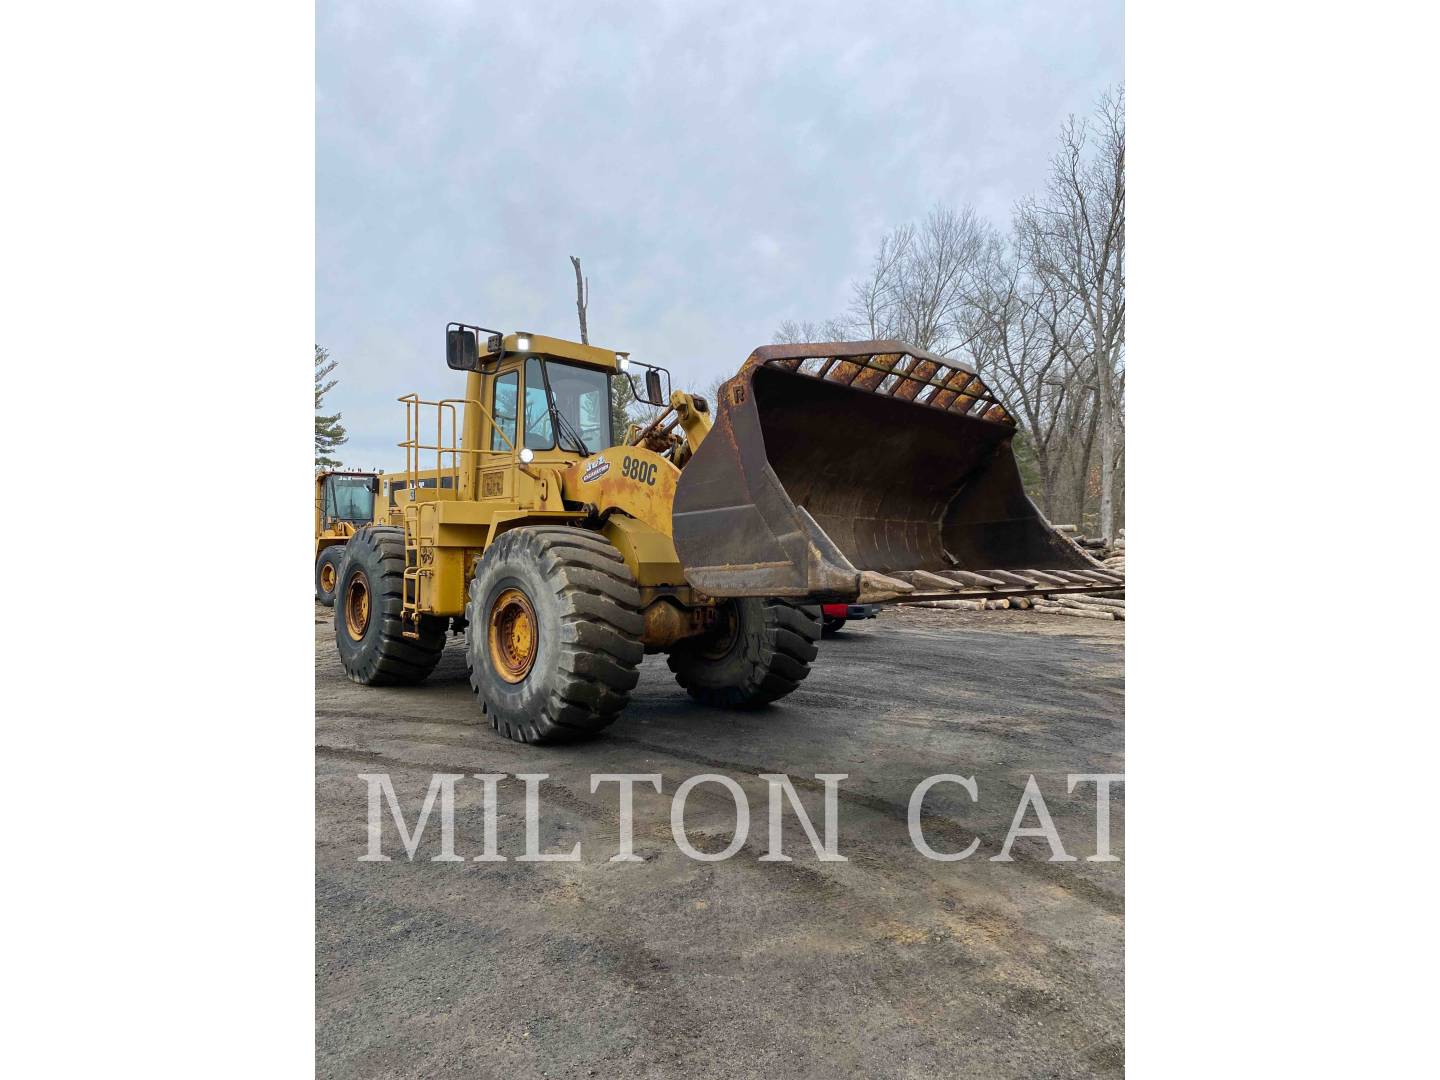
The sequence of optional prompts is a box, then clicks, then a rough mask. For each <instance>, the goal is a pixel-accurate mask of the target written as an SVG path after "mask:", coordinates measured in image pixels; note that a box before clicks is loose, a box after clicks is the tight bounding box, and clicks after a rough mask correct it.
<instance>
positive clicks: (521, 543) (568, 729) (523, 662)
mask: <svg viewBox="0 0 1440 1080" xmlns="http://www.w3.org/2000/svg"><path fill="white" fill-rule="evenodd" d="M465 618H466V634H465V660H466V663H467V664H469V666H470V687H471V689H472V690H474V691H475V694H476V696H477V697H479V699H480V702H481V705H482V706H483V708H484V709H485V714H486V715H487V716H488V717H489V718H490V723H491V725H492V726H493V727H494V728H495V730H496V731H497V732H499V733H500V734H501V735H504V736H505V737H506V738H507V739H513V740H515V741H516V742H527V743H554V742H565V741H567V740H571V739H575V738H578V737H581V736H585V735H590V734H593V733H595V732H597V731H599V730H600V729H601V728H604V727H607V726H608V725H609V724H611V723H613V722H614V720H615V718H616V717H618V716H619V715H620V712H621V710H622V709H624V708H625V706H626V704H627V703H628V702H629V700H630V691H631V690H632V689H634V687H635V683H636V682H637V681H638V680H639V678H640V672H639V666H640V661H641V659H643V657H644V655H645V648H644V646H643V645H642V644H641V642H640V636H641V634H642V632H643V631H644V629H645V620H644V618H642V617H641V614H640V590H639V588H638V587H637V586H636V584H635V580H634V578H632V577H631V576H630V569H629V567H627V566H626V565H625V560H624V559H623V558H621V556H620V552H618V551H616V550H615V548H614V546H613V545H612V544H611V543H610V542H609V541H608V540H606V539H605V538H604V537H603V536H601V535H599V534H598V533H594V532H591V531H589V530H587V529H576V528H570V527H568V526H563V525H545V526H529V527H522V528H517V529H512V530H510V531H509V532H507V533H504V534H502V535H501V536H500V537H499V538H498V539H497V540H496V541H495V542H494V543H493V544H491V545H490V546H489V547H488V548H487V549H486V550H485V555H484V557H483V558H482V559H481V560H480V565H479V567H478V568H477V569H476V572H475V577H474V578H473V579H472V580H471V582H470V597H469V600H468V602H467V603H466V606H465Z"/></svg>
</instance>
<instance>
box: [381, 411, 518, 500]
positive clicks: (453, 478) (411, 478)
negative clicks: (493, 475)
mask: <svg viewBox="0 0 1440 1080" xmlns="http://www.w3.org/2000/svg"><path fill="white" fill-rule="evenodd" d="M396 400H397V401H399V402H400V403H401V404H403V405H404V406H405V440H404V441H403V442H401V443H398V444H397V446H398V447H399V448H400V449H402V450H404V451H405V486H406V489H407V490H409V491H410V492H411V498H412V500H413V498H414V491H415V488H416V485H417V483H418V481H417V479H416V478H417V474H418V473H419V472H420V471H421V470H420V455H421V454H422V453H423V452H426V451H432V450H433V451H434V452H435V486H436V497H437V498H438V497H439V492H440V490H441V489H442V488H443V484H442V483H441V479H442V477H445V476H447V475H448V476H449V477H450V490H451V491H452V492H455V493H456V494H455V495H452V496H451V497H452V498H455V497H458V493H459V487H460V455H461V454H475V455H481V456H483V455H486V454H493V455H495V456H498V457H509V456H512V455H514V453H515V443H514V441H513V440H512V439H511V438H510V436H509V435H507V434H506V433H505V429H504V428H503V427H502V426H501V425H499V424H497V423H496V422H495V417H494V416H493V415H492V414H491V412H490V410H489V409H487V408H485V406H484V405H483V404H482V403H481V402H479V401H477V400H476V399H475V398H441V399H440V400H438V401H427V400H425V399H423V398H421V397H420V395H419V394H414V393H411V394H406V395H405V396H403V397H401V398H397V399H396ZM458 405H464V406H466V407H469V406H472V405H473V406H474V407H475V408H476V409H477V410H478V411H479V412H480V414H481V415H482V416H484V417H485V418H486V419H488V420H489V421H490V427H491V430H492V431H497V432H499V433H500V438H501V439H503V440H504V441H505V445H506V446H507V447H508V448H509V449H506V450H492V449H482V448H480V447H465V446H461V445H459V443H460V441H461V437H460V431H459V411H458V409H457V408H456V406H458ZM427 406H428V407H430V408H433V409H434V410H435V441H434V442H433V443H426V442H422V441H421V434H420V430H421V415H420V410H421V409H422V408H424V407H427ZM447 414H448V416H449V419H450V438H449V440H448V442H447V440H446V438H445V419H446V416H447ZM446 455H449V460H450V464H449V466H448V468H447V466H446V465H445V459H446Z"/></svg>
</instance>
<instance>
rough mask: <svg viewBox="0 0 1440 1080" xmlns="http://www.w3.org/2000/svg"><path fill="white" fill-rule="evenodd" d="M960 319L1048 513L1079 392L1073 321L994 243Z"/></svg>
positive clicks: (1009, 253) (1067, 310)
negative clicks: (1022, 441) (1023, 444)
mask: <svg viewBox="0 0 1440 1080" xmlns="http://www.w3.org/2000/svg"><path fill="white" fill-rule="evenodd" d="M958 319H959V321H960V323H961V328H960V331H959V332H960V333H962V334H964V335H965V336H966V337H967V338H968V340H969V341H970V354H971V356H972V358H973V359H974V361H975V367H976V369H977V370H978V371H979V372H980V374H981V375H982V376H984V377H985V380H986V382H987V384H988V385H989V386H990V388H991V389H992V390H993V391H995V393H996V394H997V395H998V396H999V398H1000V400H1001V401H1003V402H1004V403H1005V404H1006V407H1007V409H1008V411H1009V412H1010V414H1011V415H1012V416H1013V417H1015V419H1016V422H1017V423H1018V424H1019V426H1020V428H1021V430H1022V431H1023V432H1024V434H1025V435H1026V437H1027V438H1028V440H1029V447H1030V449H1031V450H1033V452H1034V454H1035V459H1036V466H1037V468H1038V471H1039V482H1040V493H1039V494H1040V504H1041V508H1042V509H1043V510H1044V512H1045V513H1046V515H1053V514H1054V513H1055V512H1056V511H1057V509H1058V504H1057V501H1056V493H1057V488H1058V485H1059V479H1060V475H1061V473H1062V471H1063V469H1064V467H1065V464H1066V458H1067V451H1068V449H1069V446H1068V443H1069V437H1070V434H1071V432H1072V428H1073V419H1074V407H1075V404H1076V401H1077V396H1078V395H1079V394H1080V392H1081V391H1082V390H1083V387H1082V386H1080V385H1079V381H1080V380H1079V374H1080V373H1079V372H1078V371H1077V370H1076V368H1075V367H1074V364H1073V362H1072V360H1071V356H1072V347H1073V341H1074V336H1075V319H1074V318H1073V316H1072V313H1071V311H1070V306H1069V304H1068V303H1067V302H1065V301H1064V300H1062V299H1060V298H1058V297H1056V296H1055V295H1054V294H1053V293H1050V292H1047V291H1045V290H1043V289H1041V288H1039V287H1038V286H1037V283H1036V281H1035V280H1034V278H1032V277H1031V276H1029V275H1028V274H1027V273H1026V272H1025V268H1024V266H1023V264H1022V263H1021V262H1020V260H1019V259H1017V258H1016V257H1015V256H1014V254H1013V252H1012V251H1010V250H1009V249H1007V248H1006V247H1005V245H1004V244H1003V243H1002V242H1001V241H1000V240H999V239H998V238H996V240H995V242H994V243H993V244H992V248H991V253H990V257H989V266H988V268H987V270H986V272H985V273H983V274H982V275H981V277H980V279H979V283H978V286H977V288H976V290H975V294H974V297H973V300H972V302H971V303H970V304H969V305H967V306H966V308H965V309H964V310H963V311H962V312H961V313H960V314H959V316H958Z"/></svg>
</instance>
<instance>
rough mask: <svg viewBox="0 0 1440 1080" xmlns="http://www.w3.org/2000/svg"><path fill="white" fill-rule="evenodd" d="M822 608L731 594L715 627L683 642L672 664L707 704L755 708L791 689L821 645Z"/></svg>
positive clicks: (683, 683) (680, 680)
mask: <svg viewBox="0 0 1440 1080" xmlns="http://www.w3.org/2000/svg"><path fill="white" fill-rule="evenodd" d="M819 640H820V609H819V608H818V607H800V606H798V605H795V604H790V603H787V602H786V601H784V600H757V599H746V600H730V601H727V602H726V603H725V604H724V605H722V607H721V608H720V618H719V619H718V620H717V625H716V627H715V629H714V630H712V631H711V632H710V633H708V634H706V635H705V636H704V637H698V638H689V639H687V640H685V641H682V642H680V643H679V644H678V645H676V646H675V648H674V649H673V650H672V651H671V653H670V670H671V671H673V672H674V673H675V681H676V682H678V683H679V684H680V685H681V686H683V687H684V688H685V690H686V691H687V692H688V693H689V694H690V696H691V697H693V698H695V699H696V700H697V701H702V702H704V703H705V704H706V705H716V706H720V707H722V708H728V709H751V708H756V707H758V706H761V705H766V704H769V703H770V702H772V701H778V700H779V699H780V698H782V697H784V696H785V695H786V694H789V693H791V692H792V691H793V690H794V689H795V688H796V687H797V686H799V685H800V683H801V681H802V680H803V679H804V678H805V676H806V675H808V674H810V661H812V660H814V659H815V655H816V653H817V652H818V651H819V650H818V649H817V648H816V647H815V643H816V642H817V641H819Z"/></svg>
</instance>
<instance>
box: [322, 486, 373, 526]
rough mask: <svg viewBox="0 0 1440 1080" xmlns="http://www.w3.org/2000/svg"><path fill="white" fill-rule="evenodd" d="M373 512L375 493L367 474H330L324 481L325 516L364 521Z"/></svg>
mask: <svg viewBox="0 0 1440 1080" xmlns="http://www.w3.org/2000/svg"><path fill="white" fill-rule="evenodd" d="M374 513H375V493H374V492H373V491H371V490H370V478H369V477H368V476H331V477H328V478H327V479H326V481H325V516H326V517H332V518H339V519H340V520H341V521H351V522H356V523H360V522H366V521H369V520H370V519H371V517H372V516H373V515H374Z"/></svg>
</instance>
